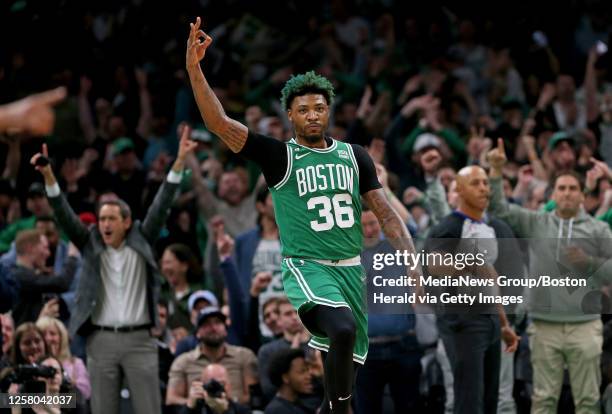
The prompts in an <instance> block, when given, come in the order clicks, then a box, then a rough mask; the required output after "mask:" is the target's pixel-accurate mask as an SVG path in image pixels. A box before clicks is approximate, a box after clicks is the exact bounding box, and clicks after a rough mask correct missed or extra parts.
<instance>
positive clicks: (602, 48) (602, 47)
mask: <svg viewBox="0 0 612 414" xmlns="http://www.w3.org/2000/svg"><path fill="white" fill-rule="evenodd" d="M595 48H596V50H597V54H598V55H599V56H601V55H605V54H606V53H608V45H607V44H605V43H604V42H602V41H601V40H599V41H597V45H596V46H595Z"/></svg>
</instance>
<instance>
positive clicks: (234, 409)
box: [184, 364, 251, 414]
mask: <svg viewBox="0 0 612 414" xmlns="http://www.w3.org/2000/svg"><path fill="white" fill-rule="evenodd" d="M229 394H231V383H230V382H229V381H228V376H227V370H226V369H225V367H224V366H223V365H219V364H210V365H208V366H207V367H206V368H204V370H202V376H201V380H200V381H193V382H192V383H191V386H190V388H189V397H188V399H187V410H185V411H184V412H186V413H189V414H248V413H250V412H251V410H250V409H248V408H247V407H245V406H243V405H240V404H238V403H235V402H233V401H231V400H230V399H229V398H228V395H229Z"/></svg>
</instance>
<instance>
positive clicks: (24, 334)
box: [0, 322, 47, 392]
mask: <svg viewBox="0 0 612 414" xmlns="http://www.w3.org/2000/svg"><path fill="white" fill-rule="evenodd" d="M46 354H47V348H46V345H45V340H44V335H43V333H42V332H41V330H40V329H38V328H37V327H36V325H34V324H33V323H30V322H28V323H24V324H22V325H20V326H19V327H18V328H17V330H16V331H15V334H14V335H13V345H12V347H11V355H10V357H9V359H8V363H9V364H10V365H9V366H8V367H0V392H6V391H7V390H8V389H9V387H10V386H11V385H12V379H13V377H14V376H13V375H12V374H13V373H14V371H15V368H17V367H18V366H19V365H25V364H33V363H35V362H36V361H37V360H38V359H40V358H41V357H43V356H44V355H46Z"/></svg>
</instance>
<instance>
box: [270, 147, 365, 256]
mask: <svg viewBox="0 0 612 414" xmlns="http://www.w3.org/2000/svg"><path fill="white" fill-rule="evenodd" d="M286 146H287V171H286V172H285V175H284V177H283V179H282V180H281V181H280V182H279V183H278V184H276V185H275V186H274V187H272V188H271V189H270V192H271V194H272V199H273V201H274V210H275V215H276V222H277V224H278V227H279V233H280V239H281V245H282V254H283V256H285V257H301V258H309V259H327V260H342V259H347V258H351V257H354V256H358V255H359V254H360V253H361V242H362V233H361V197H360V192H359V167H358V165H357V161H356V158H355V154H354V153H353V149H352V147H351V146H350V145H349V144H345V143H343V142H339V141H336V140H332V142H331V144H330V145H329V147H327V148H323V149H320V148H309V147H305V146H303V145H300V144H298V143H297V142H296V141H295V140H293V139H292V140H291V141H289V142H287V143H286Z"/></svg>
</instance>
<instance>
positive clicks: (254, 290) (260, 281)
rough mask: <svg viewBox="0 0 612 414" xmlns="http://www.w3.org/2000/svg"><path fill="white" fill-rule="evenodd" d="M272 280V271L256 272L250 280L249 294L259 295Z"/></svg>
mask: <svg viewBox="0 0 612 414" xmlns="http://www.w3.org/2000/svg"><path fill="white" fill-rule="evenodd" d="M271 281H272V272H257V273H256V274H255V276H254V277H253V280H251V289H250V291H249V292H250V294H251V296H252V297H256V296H259V294H260V293H261V292H263V291H264V290H265V289H266V288H267V287H268V285H269V284H270V282H271Z"/></svg>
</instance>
